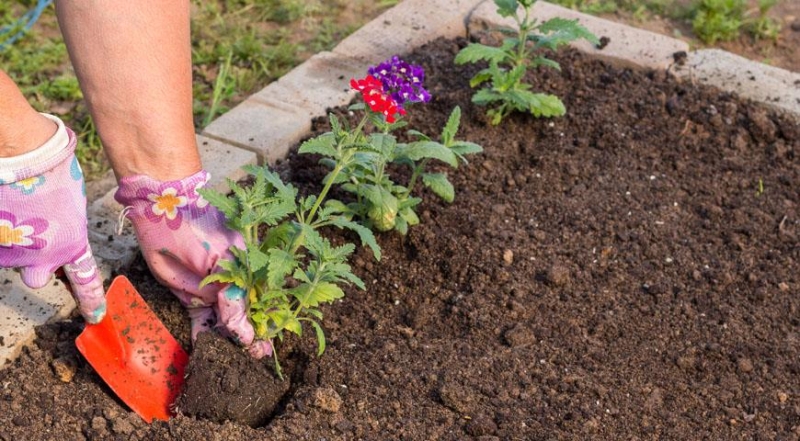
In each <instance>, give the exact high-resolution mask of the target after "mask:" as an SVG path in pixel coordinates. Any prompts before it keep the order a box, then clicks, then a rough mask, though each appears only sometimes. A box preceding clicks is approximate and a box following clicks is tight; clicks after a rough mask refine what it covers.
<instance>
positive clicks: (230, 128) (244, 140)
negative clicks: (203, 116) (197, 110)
mask: <svg viewBox="0 0 800 441" xmlns="http://www.w3.org/2000/svg"><path fill="white" fill-rule="evenodd" d="M307 114H308V113H307V111H306V110H305V109H303V108H302V107H298V106H295V105H291V104H285V103H280V102H275V101H269V102H265V101H261V100H255V99H247V100H245V101H244V102H242V103H241V104H239V105H238V106H236V107H234V108H233V109H231V110H230V111H229V112H227V113H226V114H224V115H222V116H221V117H219V118H217V119H216V120H215V121H214V122H212V123H211V124H209V125H208V127H206V128H205V130H203V133H202V134H203V135H204V136H206V137H208V138H213V139H216V140H218V141H223V142H226V143H229V144H232V145H234V146H237V147H241V148H244V149H246V150H249V151H251V152H254V153H255V154H256V155H258V162H259V163H261V164H263V163H269V164H274V163H275V161H277V160H278V159H281V158H283V157H284V156H286V153H287V152H288V151H289V149H290V148H291V147H292V146H293V145H295V144H297V143H298V142H300V140H301V139H302V138H303V137H304V136H306V135H307V134H308V133H309V132H310V131H311V120H310V119H308V118H307Z"/></svg>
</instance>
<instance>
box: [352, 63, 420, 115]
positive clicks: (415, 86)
mask: <svg viewBox="0 0 800 441" xmlns="http://www.w3.org/2000/svg"><path fill="white" fill-rule="evenodd" d="M367 72H368V73H369V74H370V75H372V76H373V77H375V78H377V79H378V80H380V82H381V84H383V89H384V90H385V91H386V92H387V93H388V94H389V95H391V97H392V98H393V99H394V100H395V102H397V105H398V106H399V107H401V108H402V107H403V104H405V103H406V102H409V103H427V102H428V101H430V99H431V94H430V93H428V91H427V90H425V88H423V87H422V82H423V81H424V80H425V71H424V70H423V69H422V67H421V66H416V65H413V64H408V63H406V62H405V61H403V60H401V59H400V58H399V57H398V56H396V55H395V56H394V57H392V58H390V59H388V60H386V61H384V62H383V63H381V64H379V65H377V66H372V67H370V68H369V70H367Z"/></svg>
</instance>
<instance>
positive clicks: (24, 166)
mask: <svg viewBox="0 0 800 441" xmlns="http://www.w3.org/2000/svg"><path fill="white" fill-rule="evenodd" d="M41 115H42V116H44V117H46V118H47V119H49V120H51V121H53V122H54V123H56V125H57V126H58V128H57V129H56V133H55V135H53V136H52V137H51V138H50V139H49V140H47V142H45V143H44V144H43V145H41V146H40V147H37V148H36V149H34V150H31V151H30V152H27V153H23V154H21V155H18V156H12V157H10V158H0V184H11V183H13V182H18V181H22V180H24V179H29V178H32V177H34V176H39V175H41V174H44V173H45V172H47V171H49V170H52V169H53V168H55V167H56V166H58V165H59V164H61V163H62V162H64V161H66V160H67V159H68V158H70V156H72V154H73V153H74V152H75V146H76V145H77V138H76V137H75V133H74V132H73V131H72V130H70V129H69V128H68V127H67V126H65V125H64V122H63V121H61V119H60V118H58V117H57V116H54V115H48V114H46V113H42V114H41Z"/></svg>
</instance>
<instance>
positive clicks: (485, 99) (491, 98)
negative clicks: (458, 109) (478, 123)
mask: <svg viewBox="0 0 800 441" xmlns="http://www.w3.org/2000/svg"><path fill="white" fill-rule="evenodd" d="M502 100H503V95H502V94H500V93H498V92H495V91H493V90H490V89H480V90H479V91H477V92H475V95H472V102H473V103H475V104H477V105H479V106H486V105H489V104H492V103H494V102H497V101H502Z"/></svg>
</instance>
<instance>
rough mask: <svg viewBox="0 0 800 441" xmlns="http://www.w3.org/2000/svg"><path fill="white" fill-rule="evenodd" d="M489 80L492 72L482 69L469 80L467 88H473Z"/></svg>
mask: <svg viewBox="0 0 800 441" xmlns="http://www.w3.org/2000/svg"><path fill="white" fill-rule="evenodd" d="M491 79H492V72H491V71H490V70H489V69H483V70H481V71H480V72H478V73H477V74H475V76H474V77H472V78H471V79H470V80H469V87H472V88H475V87H476V86H479V85H481V84H483V83H485V82H487V81H489V80H491Z"/></svg>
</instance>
